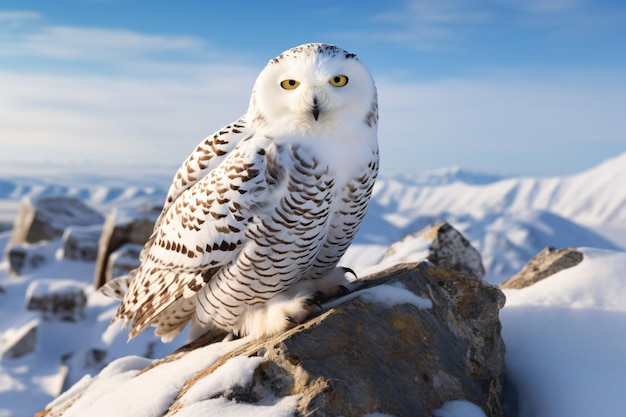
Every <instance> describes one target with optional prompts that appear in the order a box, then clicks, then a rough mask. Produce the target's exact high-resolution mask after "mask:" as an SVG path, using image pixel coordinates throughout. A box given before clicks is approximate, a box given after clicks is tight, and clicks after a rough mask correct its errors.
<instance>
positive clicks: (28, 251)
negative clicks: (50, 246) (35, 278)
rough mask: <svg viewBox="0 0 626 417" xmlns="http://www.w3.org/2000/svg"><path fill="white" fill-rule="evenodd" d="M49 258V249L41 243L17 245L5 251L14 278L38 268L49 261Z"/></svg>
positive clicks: (10, 246)
mask: <svg viewBox="0 0 626 417" xmlns="http://www.w3.org/2000/svg"><path fill="white" fill-rule="evenodd" d="M47 256H48V251H47V248H46V246H45V244H41V243H35V244H29V243H17V244H14V245H9V246H8V247H7V249H6V251H5V258H6V260H7V261H8V264H9V273H10V274H11V275H13V276H19V275H21V274H23V273H25V272H27V271H29V270H33V269H36V268H38V267H39V266H40V265H42V264H43V263H44V262H46V261H47Z"/></svg>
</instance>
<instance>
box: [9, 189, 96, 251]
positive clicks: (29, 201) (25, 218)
mask: <svg viewBox="0 0 626 417" xmlns="http://www.w3.org/2000/svg"><path fill="white" fill-rule="evenodd" d="M103 221H104V217H103V216H102V215H101V214H100V213H98V212H97V211H95V210H93V209H91V208H90V207H89V206H87V205H86V204H85V203H83V202H82V201H81V200H79V199H77V198H72V197H45V196H42V197H35V198H28V197H25V198H24V199H23V200H22V204H21V206H20V210H19V212H18V214H17V217H16V218H15V222H14V224H13V231H12V233H11V240H10V241H9V244H16V243H36V242H40V241H42V240H51V239H55V238H58V237H61V235H62V234H63V232H64V231H65V229H67V228H68V227H69V226H89V225H94V224H101V223H102V222H103Z"/></svg>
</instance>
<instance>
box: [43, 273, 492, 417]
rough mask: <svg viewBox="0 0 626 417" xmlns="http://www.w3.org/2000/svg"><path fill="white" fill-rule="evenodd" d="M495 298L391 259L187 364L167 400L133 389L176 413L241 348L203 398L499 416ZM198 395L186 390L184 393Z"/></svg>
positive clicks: (58, 412) (57, 409) (317, 408)
mask: <svg viewBox="0 0 626 417" xmlns="http://www.w3.org/2000/svg"><path fill="white" fill-rule="evenodd" d="M503 304H504V296H503V294H502V293H501V291H500V290H499V289H498V288H496V287H493V286H491V285H488V284H486V283H484V282H482V281H481V280H479V279H477V278H475V277H471V276H468V275H464V274H461V273H458V272H453V271H449V270H447V269H443V268H438V267H435V266H432V265H429V264H427V263H422V264H411V265H400V266H397V267H395V268H393V269H390V270H387V271H384V272H381V273H379V274H376V275H374V276H370V277H368V278H366V279H363V280H360V281H357V283H356V284H355V291H354V292H353V293H351V294H349V295H348V296H346V297H344V298H343V299H341V300H337V301H335V302H333V303H331V304H330V305H329V306H328V307H329V308H328V309H327V310H326V311H324V312H323V313H321V314H319V315H318V316H316V317H314V318H312V319H311V320H309V321H307V322H306V323H304V324H302V325H299V326H296V327H295V328H293V329H291V330H289V331H287V332H285V333H283V334H280V335H277V336H275V337H270V338H266V339H261V340H257V341H251V342H248V343H247V344H244V345H241V344H239V345H236V346H239V347H236V348H235V349H234V350H232V351H231V352H229V353H226V354H225V355H224V356H222V357H221V358H220V359H218V360H217V361H216V362H213V363H212V364H211V365H210V366H208V367H206V364H205V365H204V366H202V367H198V368H197V369H194V370H193V376H191V377H189V378H188V379H187V380H186V382H185V383H184V384H181V387H178V388H176V393H175V394H174V395H173V394H172V393H171V392H170V393H168V394H167V396H169V397H171V398H172V399H173V400H172V402H171V403H169V405H165V406H164V405H163V404H162V403H163V401H162V400H163V398H164V395H165V393H159V392H149V393H147V392H146V393H145V395H143V394H142V393H139V392H138V393H137V394H136V395H137V396H138V397H137V398H141V399H142V401H153V402H154V404H152V403H150V405H149V407H153V408H151V410H152V412H153V415H166V416H175V415H176V413H177V411H178V410H179V409H180V408H181V407H183V406H185V404H186V400H187V399H188V398H189V396H188V395H187V394H188V393H190V390H193V387H194V386H195V385H196V384H199V383H201V382H202V380H203V378H208V377H210V376H211V375H212V373H213V372H216V370H218V369H220V367H221V366H222V365H223V364H224V363H226V362H227V361H228V360H229V359H231V358H236V357H241V356H243V357H255V358H260V359H258V366H256V365H255V366H256V368H255V369H254V373H253V376H252V378H250V380H249V381H248V382H246V383H243V384H242V385H241V386H236V387H230V388H229V389H222V390H221V391H219V392H218V393H217V394H216V393H215V392H212V393H210V394H209V393H207V395H209V396H210V398H227V399H229V400H232V401H237V402H246V403H258V402H261V403H262V401H263V400H264V399H267V398H284V397H287V396H291V395H297V396H298V398H299V400H298V402H297V405H296V414H297V415H299V416H313V415H315V416H339V415H344V416H362V415H365V414H367V413H385V414H389V415H395V416H416V417H420V416H431V415H433V414H432V413H433V411H434V410H436V409H438V408H439V407H441V406H442V404H444V403H445V402H447V401H452V400H459V399H465V400H467V401H469V402H471V403H474V404H476V405H478V406H480V407H481V408H482V410H483V411H484V412H485V414H486V415H488V416H492V417H497V416H503V415H504V414H503V410H502V406H501V401H500V393H501V389H502V384H503V381H504V343H503V341H502V338H501V336H500V322H499V319H498V311H499V309H500V308H501V307H502V306H503ZM214 341H215V340H208V341H207V340H202V339H200V340H198V341H196V342H194V343H192V344H190V345H187V346H185V347H183V348H181V349H179V350H178V351H177V352H175V353H173V354H172V355H169V356H167V357H165V358H163V359H162V360H159V361H157V362H155V363H153V364H152V365H150V366H149V367H148V368H146V369H144V370H143V371H142V372H140V373H139V375H137V376H135V377H137V378H138V377H141V375H145V374H150V378H155V379H156V378H160V377H161V378H162V377H163V375H161V376H160V372H161V370H162V369H163V370H165V369H166V368H167V367H168V366H169V364H170V363H171V362H175V361H181V362H182V361H184V360H185V358H186V357H187V355H190V354H191V353H194V352H197V351H199V350H200V349H205V348H204V347H203V346H205V345H207V344H209V343H211V342H214ZM233 343H234V342H233ZM192 363H194V362H192ZM185 366H188V362H187V363H186V365H185ZM183 368H184V367H182V368H181V369H183ZM167 369H171V367H169V368H167ZM184 369H187V370H188V368H184ZM135 377H133V378H135ZM97 380H98V378H95V379H94V380H92V383H93V381H97ZM135 386H136V385H135ZM89 387H90V384H83V385H82V386H81V387H80V388H81V389H78V390H76V391H74V392H73V393H72V396H70V397H68V398H64V400H63V401H62V402H60V403H59V402H57V403H54V406H53V407H52V408H51V409H49V410H45V411H43V412H42V413H40V414H39V415H40V416H44V415H45V416H62V415H64V414H66V413H67V414H72V406H74V405H75V404H79V403H80V397H81V396H83V395H85V397H86V398H87V397H88V395H87V394H86V393H88V391H89ZM103 395H106V393H103ZM197 395H198V390H195V393H194V395H193V397H194V398H196V397H197ZM174 398H175V399H174ZM207 399H208V398H207ZM102 400H103V401H115V398H102ZM154 407H158V408H157V409H158V410H160V411H154V410H157V409H155V408H154Z"/></svg>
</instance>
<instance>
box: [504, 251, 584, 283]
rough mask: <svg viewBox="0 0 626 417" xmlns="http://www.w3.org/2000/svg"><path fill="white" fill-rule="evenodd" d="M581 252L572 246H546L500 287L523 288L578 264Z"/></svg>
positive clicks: (581, 258) (581, 256)
mask: <svg viewBox="0 0 626 417" xmlns="http://www.w3.org/2000/svg"><path fill="white" fill-rule="evenodd" d="M582 260H583V254H582V253H581V252H579V251H577V250H576V249H573V248H563V249H556V248H554V247H553V246H547V247H546V248H545V249H544V250H542V251H541V252H539V253H538V254H537V255H535V257H533V258H532V259H531V260H530V261H528V263H527V264H526V265H525V266H524V268H522V270H521V271H520V272H518V273H517V274H515V275H513V276H512V277H511V278H509V279H508V280H506V281H504V282H503V283H502V284H500V288H518V289H519V288H524V287H528V286H531V285H533V284H534V283H536V282H539V281H541V280H542V279H544V278H547V277H549V276H550V275H554V274H556V273H557V272H559V271H561V270H563V269H567V268H571V267H573V266H576V265H578V264H579V263H580V262H582Z"/></svg>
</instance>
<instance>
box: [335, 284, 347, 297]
mask: <svg viewBox="0 0 626 417" xmlns="http://www.w3.org/2000/svg"><path fill="white" fill-rule="evenodd" d="M348 294H350V290H349V289H348V287H346V286H345V285H340V286H339V290H338V291H337V297H343V296H344V295H348Z"/></svg>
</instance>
